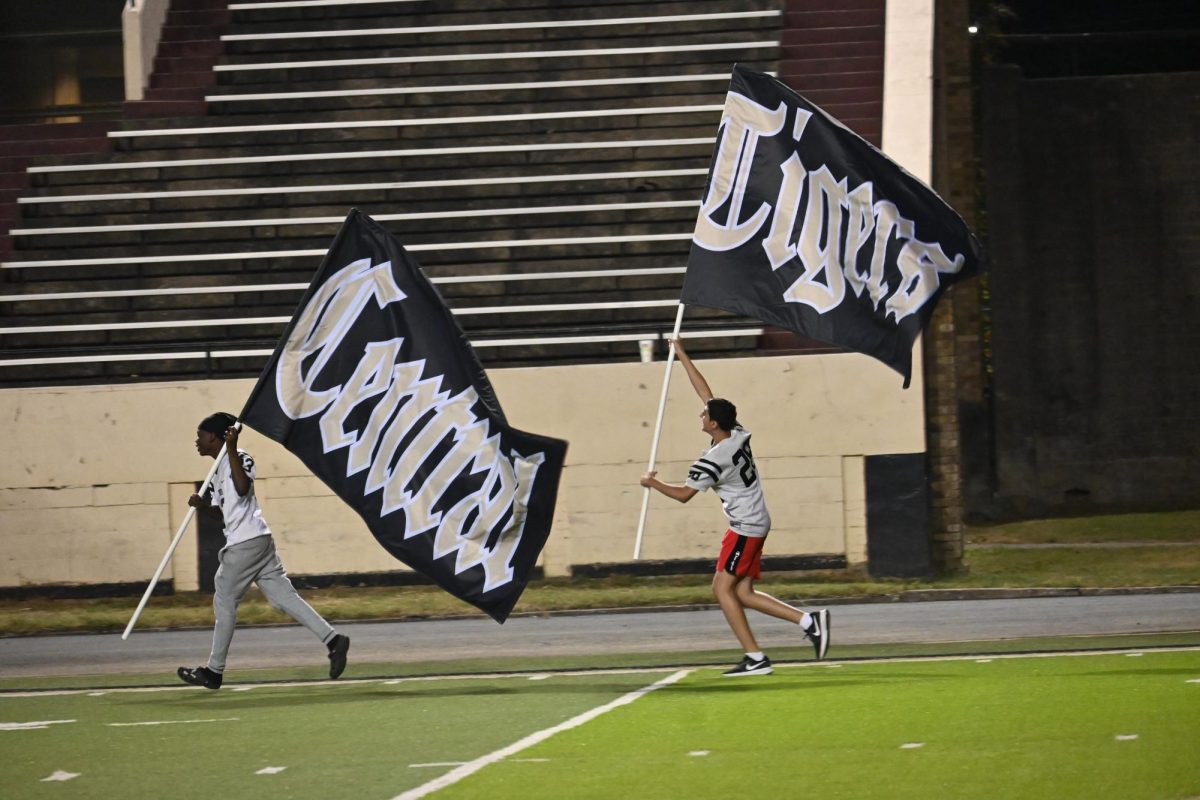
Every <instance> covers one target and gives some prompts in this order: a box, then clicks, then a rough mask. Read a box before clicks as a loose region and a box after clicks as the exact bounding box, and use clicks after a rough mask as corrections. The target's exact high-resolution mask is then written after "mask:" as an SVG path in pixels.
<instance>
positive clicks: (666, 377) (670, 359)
mask: <svg viewBox="0 0 1200 800" xmlns="http://www.w3.org/2000/svg"><path fill="white" fill-rule="evenodd" d="M683 309H684V305H683V303H680V304H679V310H678V311H676V312H675V328H674V329H673V330H672V331H671V338H672V339H675V338H678V337H679V329H680V328H681V327H682V326H683ZM674 363H675V348H674V347H667V367H666V369H665V370H664V372H663V383H662V394H661V395H660V396H659V398H658V417H657V419H655V421H654V436H653V438H652V439H651V440H650V464H649V466H647V467H646V471H647V472H649V471H651V470H653V469H654V464H655V462H657V460H658V439H659V435H660V434H661V433H662V423H663V414H664V412H665V411H666V408H667V390H668V389H669V388H670V386H671V367H672V366H673V365H674ZM649 509H650V487H649V486H646V487H643V489H642V513H641V516H639V517H638V528H637V539H636V541H635V542H634V544H633V560H634V561H637V560H638V559H640V558H641V557H642V534H643V533H644V532H645V530H646V512H647V511H649Z"/></svg>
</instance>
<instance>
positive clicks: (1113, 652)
mask: <svg viewBox="0 0 1200 800" xmlns="http://www.w3.org/2000/svg"><path fill="white" fill-rule="evenodd" d="M699 335H701V336H702V335H704V334H699ZM684 336H688V334H686V333H685V334H684ZM476 346H478V345H476ZM1135 652H1137V653H1145V654H1146V655H1154V654H1157V653H1200V645H1173V646H1170V647H1156V648H1154V649H1153V650H1147V649H1146V648H1145V647H1138V648H1133V647H1126V648H1115V649H1108V650H1066V651H1064V650H1054V651H1049V652H1045V653H1001V654H993V655H991V656H990V658H993V659H1001V658H1006V659H1014V658H1057V657H1060V656H1064V657H1066V656H1072V657H1073V656H1118V655H1125V654H1126V653H1135ZM978 660H979V656H978V654H975V655H969V654H963V655H952V656H898V657H896V658H863V659H856V660H853V661H838V660H836V659H827V660H825V661H797V662H791V663H788V662H779V661H776V662H772V665H773V666H775V667H810V668H823V667H832V666H835V665H840V666H847V667H850V666H870V665H872V664H910V663H911V664H915V663H921V662H935V661H978ZM675 667H678V668H680V669H686V670H691V671H694V670H697V669H714V670H715V669H724V666H723V665H720V664H692V665H673V666H671V667H627V668H618V669H588V670H568V671H563V672H547V671H546V670H537V671H536V672H534V671H529V672H486V673H479V674H458V675H414V676H411V677H405V678H357V679H355V678H351V679H346V678H342V679H340V680H336V681H330V680H321V681H278V682H272V683H254V684H248V685H250V686H253V687H254V688H255V689H288V688H295V687H306V688H307V687H314V686H369V685H375V684H378V685H382V686H395V685H398V684H402V683H428V682H431V681H475V680H496V679H499V678H510V679H513V680H529V678H530V677H533V676H540V675H550V676H551V677H555V678H579V677H585V678H586V677H595V676H597V675H653V674H655V673H663V672H666V671H667V670H668V669H673V668H675ZM1185 683H1197V684H1200V678H1189V679H1186V680H1185ZM226 685H227V686H228V685H230V684H226ZM195 690H196V688H195V687H194V686H186V685H184V684H180V685H178V686H127V687H119V688H117V687H114V688H106V689H105V690H104V691H105V692H106V693H108V694H136V693H152V692H176V691H179V692H190V691H195ZM94 691H96V689H95V688H94V687H90V688H80V689H31V690H23V691H15V692H6V691H3V690H0V701H2V700H6V699H9V698H22V697H63V696H68V695H87V694H88V693H90V692H94ZM61 721H63V722H72V721H74V720H61Z"/></svg>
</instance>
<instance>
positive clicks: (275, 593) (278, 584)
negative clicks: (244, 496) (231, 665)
mask: <svg viewBox="0 0 1200 800" xmlns="http://www.w3.org/2000/svg"><path fill="white" fill-rule="evenodd" d="M218 558H219V560H220V562H221V566H219V567H218V568H217V577H216V580H215V585H216V592H215V593H214V594H213V610H214V611H215V612H216V615H217V625H216V627H215V628H214V629H213V646H212V654H211V655H209V657H208V668H209V669H211V670H213V671H214V672H224V671H225V658H226V656H227V655H228V654H229V643H230V642H231V641H233V629H234V627H235V626H236V625H237V609H238V604H239V603H241V602H242V598H243V597H245V596H246V592H248V591H250V584H251V583H257V584H258V588H259V589H260V590H262V593H263V594H264V595H265V596H266V598H267V600H268V601H270V603H271V605H273V606H275V608H277V609H279V610H280V611H282V612H283V613H285V614H287V615H288V616H290V617H291V618H292V619H294V620H296V622H299V623H300V624H301V625H303V626H304V627H306V628H308V629H309V630H310V631H312V633H313V635H314V636H316V637H317V638H318V639H320V640H321V641H322V642H325V643H328V642H329V640H330V639H332V638H333V637H334V636H335V635H336V631H334V629H333V627H332V626H331V625H330V624H329V623H328V622H326V621H325V619H324V618H323V617H322V616H321V615H320V614H318V613H317V612H316V611H315V610H314V609H313V607H312V606H310V605H309V604H308V603H306V602H304V598H302V597H300V595H298V594H296V589H295V587H293V586H292V582H291V581H290V580H288V576H287V572H285V571H284V569H283V563H282V562H280V560H279V556H278V555H277V554H276V553H275V540H274V539H273V538H271V537H270V536H256V537H255V538H253V539H249V540H247V541H245V542H238V543H237V544H234V545H230V546H228V547H226V548H224V549H222V550H221V553H220V555H219V557H218Z"/></svg>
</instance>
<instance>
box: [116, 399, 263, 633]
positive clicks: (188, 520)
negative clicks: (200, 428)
mask: <svg viewBox="0 0 1200 800" xmlns="http://www.w3.org/2000/svg"><path fill="white" fill-rule="evenodd" d="M235 424H236V425H237V427H238V429H239V430H241V427H242V423H240V422H238V423H235ZM224 457H225V445H221V452H219V453H217V457H216V458H214V459H213V464H212V466H211V467H210V468H209V470H208V475H207V476H205V478H204V483H202V484H200V491H199V494H204V493H205V492H207V491H208V485H209V484H210V483H212V479H213V475H215V474H216V473H217V465H218V464H220V463H221V459H223V458H224ZM195 514H196V509H195V507H194V506H188V510H187V513H186V514H184V515H183V522H182V524H180V526H179V530H178V531H176V532H175V538H174V539H172V540H171V546H170V547H168V548H167V553H166V555H164V556H163V559H162V563H160V564H159V565H158V569H157V570H155V571H154V577H153V578H151V579H150V585H149V586H147V587H146V593H145V594H144V595H142V602H140V603H138V607H137V610H136V611H134V612H133V617H132V618H130V620H129V624H128V625H126V626H125V632H124V633H122V634H121V638H122V639H128V638H129V633H130V631H132V630H133V626H134V625H135V624H136V623H137V621H138V617H140V616H141V615H142V609H143V608H145V607H146V603H147V602H149V601H150V594H151V593H152V592H153V591H154V587H155V586H157V585H158V579H159V578H161V577H162V574H163V570H165V569H166V568H167V564H168V563H170V561H171V556H173V555H175V548H176V547H178V546H179V540H180V539H182V538H183V534H184V532H185V531H187V529H188V525H190V524H192V517H193V516H195Z"/></svg>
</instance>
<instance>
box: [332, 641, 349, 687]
mask: <svg viewBox="0 0 1200 800" xmlns="http://www.w3.org/2000/svg"><path fill="white" fill-rule="evenodd" d="M348 652H350V637H349V636H345V635H343V634H340V633H339V634H337V635H336V636H334V637H333V638H332V639H330V640H329V677H330V679H331V680H336V679H337V678H338V677H339V676H340V675H341V674H342V673H343V672H345V671H346V653H348Z"/></svg>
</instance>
